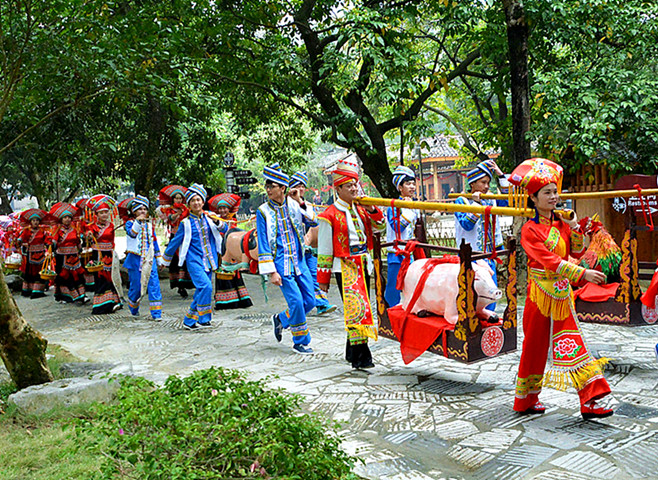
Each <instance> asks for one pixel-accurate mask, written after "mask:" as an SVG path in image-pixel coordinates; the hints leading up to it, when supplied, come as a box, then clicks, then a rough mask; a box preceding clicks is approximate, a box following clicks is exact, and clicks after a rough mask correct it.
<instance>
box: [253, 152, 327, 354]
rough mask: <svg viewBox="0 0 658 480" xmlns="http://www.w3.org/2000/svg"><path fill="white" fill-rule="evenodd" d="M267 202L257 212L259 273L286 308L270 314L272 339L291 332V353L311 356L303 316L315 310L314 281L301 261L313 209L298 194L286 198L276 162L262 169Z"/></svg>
mask: <svg viewBox="0 0 658 480" xmlns="http://www.w3.org/2000/svg"><path fill="white" fill-rule="evenodd" d="M263 177H264V178H265V189H266V191H267V196H268V201H267V202H265V203H263V204H262V205H261V206H260V207H258V211H257V212H256V233H257V235H258V270H259V272H260V274H261V275H268V276H269V279H270V282H271V283H272V284H273V285H277V286H278V287H280V288H281V292H283V296H284V297H285V299H286V302H287V304H288V309H287V310H285V311H283V312H281V313H278V314H275V315H272V325H273V327H274V337H275V338H276V340H277V341H278V342H280V341H281V338H282V332H283V330H284V329H288V328H289V329H290V331H291V332H292V341H293V346H292V348H293V350H294V351H295V352H296V353H300V354H312V353H313V349H312V348H311V347H309V344H310V343H311V334H310V332H309V330H308V325H307V324H306V315H307V314H308V313H309V312H310V311H311V310H313V308H315V294H314V292H313V278H312V277H311V272H309V270H308V266H307V265H306V262H305V261H304V232H305V231H306V226H309V227H313V226H315V225H317V223H316V217H315V212H314V211H313V208H311V207H310V206H309V205H307V204H306V202H304V199H303V198H302V197H301V195H299V191H297V192H296V193H295V194H294V195H290V196H288V197H286V189H287V188H288V185H289V183H290V178H289V177H288V175H286V174H285V173H283V172H282V171H281V167H280V166H279V164H278V163H275V164H273V165H270V166H266V167H265V168H264V169H263Z"/></svg>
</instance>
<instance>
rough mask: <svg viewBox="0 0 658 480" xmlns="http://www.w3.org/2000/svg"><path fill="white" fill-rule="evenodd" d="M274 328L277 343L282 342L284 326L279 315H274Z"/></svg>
mask: <svg viewBox="0 0 658 480" xmlns="http://www.w3.org/2000/svg"><path fill="white" fill-rule="evenodd" d="M272 327H274V338H276V341H277V342H280V341H281V339H282V338H283V336H282V335H281V333H282V332H283V325H282V324H281V320H279V314H278V313H276V314H274V315H272Z"/></svg>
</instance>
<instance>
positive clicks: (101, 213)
mask: <svg viewBox="0 0 658 480" xmlns="http://www.w3.org/2000/svg"><path fill="white" fill-rule="evenodd" d="M115 203H116V201H115V200H114V199H113V198H112V197H110V196H108V195H94V196H93V197H91V198H90V199H89V202H88V203H87V204H88V205H89V206H90V208H91V209H92V210H93V211H94V213H95V214H96V222H95V223H94V224H92V225H91V226H90V227H89V236H91V237H93V239H94V242H93V245H92V246H91V248H92V250H93V256H92V260H93V261H94V263H96V262H99V261H100V262H101V263H102V264H103V269H102V270H100V271H98V272H96V273H94V285H95V286H96V289H95V291H94V300H93V308H92V310H91V313H92V314H94V315H102V314H105V313H112V312H116V311H117V310H119V309H120V308H121V307H122V304H121V300H120V299H119V294H118V293H117V289H116V288H115V286H114V282H113V281H112V260H113V258H114V223H112V220H111V218H110V217H111V210H112V209H113V208H114V205H115Z"/></svg>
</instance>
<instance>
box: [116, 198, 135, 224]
mask: <svg viewBox="0 0 658 480" xmlns="http://www.w3.org/2000/svg"><path fill="white" fill-rule="evenodd" d="M132 200H133V197H130V198H126V199H125V200H121V201H120V202H119V203H117V211H118V212H119V218H121V220H122V221H123V222H127V221H128V220H129V219H130V209H129V208H128V204H129V203H130V202H131V201H132Z"/></svg>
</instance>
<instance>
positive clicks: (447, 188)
mask: <svg viewBox="0 0 658 480" xmlns="http://www.w3.org/2000/svg"><path fill="white" fill-rule="evenodd" d="M424 142H425V143H427V144H428V146H429V148H430V151H429V153H428V154H427V155H425V156H424V157H423V158H421V159H420V162H419V164H418V167H417V168H416V171H417V173H418V174H419V175H418V178H419V179H420V172H421V171H422V182H421V181H418V182H417V185H418V189H419V191H420V188H421V186H422V188H423V193H424V198H425V199H426V200H430V201H431V200H442V199H446V198H447V197H448V194H449V193H451V192H457V193H458V192H462V191H465V187H466V173H467V172H468V171H469V170H471V169H472V168H473V167H472V166H468V167H463V168H459V167H456V166H455V164H457V163H463V162H459V160H463V157H462V155H461V153H460V148H461V147H462V145H463V144H464V141H463V139H462V137H461V136H458V135H436V136H435V137H432V138H427V139H425V140H424ZM487 154H488V155H489V156H490V158H497V157H498V155H499V154H498V153H497V152H487ZM421 184H422V185H421Z"/></svg>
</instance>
